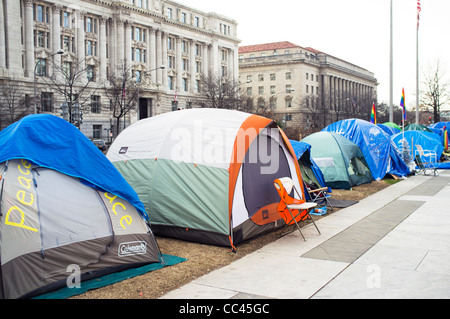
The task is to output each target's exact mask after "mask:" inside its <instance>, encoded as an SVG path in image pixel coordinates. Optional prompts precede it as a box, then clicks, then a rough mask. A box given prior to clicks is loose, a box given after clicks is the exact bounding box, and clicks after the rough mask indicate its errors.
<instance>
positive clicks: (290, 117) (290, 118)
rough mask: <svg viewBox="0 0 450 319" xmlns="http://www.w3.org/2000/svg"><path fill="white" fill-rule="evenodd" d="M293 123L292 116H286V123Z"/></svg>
mask: <svg viewBox="0 0 450 319" xmlns="http://www.w3.org/2000/svg"><path fill="white" fill-rule="evenodd" d="M287 121H292V114H286V122H287Z"/></svg>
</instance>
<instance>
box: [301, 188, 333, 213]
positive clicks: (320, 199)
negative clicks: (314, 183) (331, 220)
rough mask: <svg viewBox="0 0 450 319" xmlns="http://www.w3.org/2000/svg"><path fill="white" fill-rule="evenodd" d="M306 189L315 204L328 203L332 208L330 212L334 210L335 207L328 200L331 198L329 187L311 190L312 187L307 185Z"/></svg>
mask: <svg viewBox="0 0 450 319" xmlns="http://www.w3.org/2000/svg"><path fill="white" fill-rule="evenodd" d="M305 187H306V189H307V191H308V194H309V197H310V198H311V201H312V202H313V203H317V204H318V205H319V204H323V203H326V204H327V206H329V207H330V210H333V205H331V203H330V201H329V200H328V197H329V195H328V194H327V190H328V187H321V188H316V189H311V188H310V187H308V185H305ZM321 195H322V196H321Z"/></svg>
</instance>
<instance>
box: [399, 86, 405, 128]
mask: <svg viewBox="0 0 450 319" xmlns="http://www.w3.org/2000/svg"><path fill="white" fill-rule="evenodd" d="M400 106H401V107H402V109H403V121H406V107H405V89H404V88H402V99H401V100H400Z"/></svg>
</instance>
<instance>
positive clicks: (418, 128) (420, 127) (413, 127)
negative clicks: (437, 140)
mask: <svg viewBox="0 0 450 319" xmlns="http://www.w3.org/2000/svg"><path fill="white" fill-rule="evenodd" d="M405 131H425V132H430V133H433V131H432V130H430V129H429V128H428V127H427V126H425V125H423V124H415V123H413V124H409V125H407V126H406V127H405Z"/></svg>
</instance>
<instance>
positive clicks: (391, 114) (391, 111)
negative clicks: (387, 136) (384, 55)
mask: <svg viewBox="0 0 450 319" xmlns="http://www.w3.org/2000/svg"><path fill="white" fill-rule="evenodd" d="M392 1H393V0H391V29H390V33H391V48H390V63H389V69H390V94H389V122H394V104H393V101H394V88H393V82H394V80H393V76H394V70H393V69H394V54H393V48H394V40H393V39H394V36H393V5H392Z"/></svg>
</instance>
